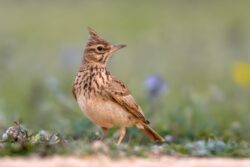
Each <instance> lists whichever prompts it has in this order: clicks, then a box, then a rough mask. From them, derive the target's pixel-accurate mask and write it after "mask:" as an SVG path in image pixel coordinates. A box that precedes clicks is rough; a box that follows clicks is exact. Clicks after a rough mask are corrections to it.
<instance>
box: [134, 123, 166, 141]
mask: <svg viewBox="0 0 250 167" xmlns="http://www.w3.org/2000/svg"><path fill="white" fill-rule="evenodd" d="M137 127H138V128H139V129H140V130H141V131H142V132H143V133H144V134H145V135H146V136H148V137H149V138H150V140H152V141H158V142H164V141H165V139H164V138H163V137H162V136H161V135H159V134H158V133H157V132H156V131H155V130H154V129H152V128H151V127H150V126H149V125H147V124H139V125H137Z"/></svg>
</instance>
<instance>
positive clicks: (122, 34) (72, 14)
mask: <svg viewBox="0 0 250 167" xmlns="http://www.w3.org/2000/svg"><path fill="white" fill-rule="evenodd" d="M249 9H250V1H247V0H246V1H244V0H238V1H233V0H220V1H217V0H210V1H200V0H189V1H184V0H183V1H181V0H177V1H170V0H169V1H164V0H156V1H132V0H128V1H115V0H107V1H100V0H98V1H80V0H74V1H66V0H60V1H59V0H57V1H48V0H45V1H33V0H23V1H20V0H12V1H7V0H6V1H3V0H1V1H0V37H1V38H0V128H1V129H4V128H6V127H8V126H9V125H11V124H12V123H13V121H15V120H21V121H22V122H23V123H24V124H25V125H26V126H27V127H29V128H31V129H34V130H41V129H46V130H49V131H56V132H60V133H61V134H63V135H76V136H81V135H84V134H85V133H94V132H95V131H97V130H98V129H97V128H96V127H95V126H93V125H92V124H91V123H90V122H89V121H88V120H87V119H86V118H85V117H84V116H83V114H82V113H81V111H80V109H79V107H78V105H77V103H76V102H75V101H74V99H73V97H72V95H71V84H72V82H73V80H74V78H75V75H76V73H77V70H78V66H79V64H80V62H81V59H82V52H83V48H84V45H85V43H86V41H87V39H88V31H87V27H88V26H90V27H92V28H93V29H95V30H96V31H97V32H99V33H100V34H101V35H102V36H103V37H104V38H105V39H107V40H108V41H110V42H113V43H117V44H127V45H128V47H127V48H125V49H123V50H121V51H120V52H119V53H117V54H116V55H115V56H114V57H113V58H112V60H111V62H110V63H109V67H108V69H109V70H110V71H111V72H112V73H113V74H114V75H115V76H116V77H117V78H119V79H121V80H122V81H124V83H126V84H127V85H128V87H129V88H130V90H131V92H132V93H133V95H134V96H135V98H136V99H137V101H138V103H139V104H140V105H141V106H142V108H143V109H144V112H145V114H146V116H147V117H149V120H150V121H151V123H152V126H153V127H154V128H155V129H157V130H158V131H159V132H160V133H161V134H163V135H164V136H165V135H167V134H170V135H171V136H172V137H174V139H175V140H181V139H191V140H192V139H195V138H203V137H205V138H207V137H219V138H223V139H236V140H250V47H249V46H250V19H249V16H250V10H249ZM152 75H158V76H160V77H161V78H163V79H164V80H165V82H166V85H165V88H166V89H165V91H164V92H163V93H162V94H161V95H159V97H157V98H156V99H155V100H152V98H150V97H149V96H150V94H148V93H147V89H145V86H144V84H145V80H146V79H147V78H148V77H149V76H152ZM152 101H154V102H152ZM152 106H153V107H152ZM152 108H153V110H152ZM130 135H132V136H133V135H134V137H137V138H140V139H142V138H143V135H141V134H140V135H135V134H133V130H132V132H130Z"/></svg>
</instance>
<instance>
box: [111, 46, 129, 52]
mask: <svg viewBox="0 0 250 167" xmlns="http://www.w3.org/2000/svg"><path fill="white" fill-rule="evenodd" d="M126 46H127V45H112V48H111V52H112V53H114V52H116V51H117V50H120V49H121V48H124V47H126Z"/></svg>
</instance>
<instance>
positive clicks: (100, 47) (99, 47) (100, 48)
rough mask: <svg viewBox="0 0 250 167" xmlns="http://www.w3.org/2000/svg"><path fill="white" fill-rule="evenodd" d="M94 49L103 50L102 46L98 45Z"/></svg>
mask: <svg viewBox="0 0 250 167" xmlns="http://www.w3.org/2000/svg"><path fill="white" fill-rule="evenodd" d="M96 49H97V51H98V52H101V51H103V49H104V48H103V47H102V46H98V47H97V48H96Z"/></svg>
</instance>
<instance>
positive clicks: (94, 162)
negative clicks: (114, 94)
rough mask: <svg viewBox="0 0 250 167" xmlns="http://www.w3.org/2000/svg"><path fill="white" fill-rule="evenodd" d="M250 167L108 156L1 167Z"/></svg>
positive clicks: (240, 162)
mask: <svg viewBox="0 0 250 167" xmlns="http://www.w3.org/2000/svg"><path fill="white" fill-rule="evenodd" d="M131 164H133V167H159V166H171V167H183V166H185V167H222V166H226V167H249V166H250V159H233V158H192V157H186V158H183V157H182V158H179V157H171V156H162V157H150V158H133V157H130V158H120V159H110V158H108V157H106V156H90V157H71V156H67V157H63V156H53V157H47V158H39V157H26V158H20V157H15V158H13V157H6V158H1V159H0V166H1V167H21V166H25V167H44V166H46V167H59V166H60V167H79V166H81V167H85V166H86V167H103V166H109V167H113V166H122V167H123V166H124V167H128V166H129V165H131Z"/></svg>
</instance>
